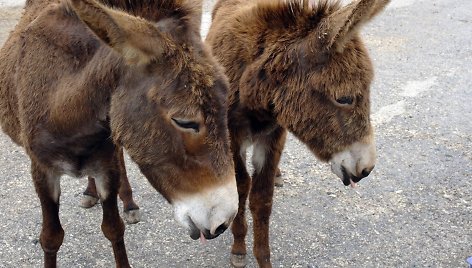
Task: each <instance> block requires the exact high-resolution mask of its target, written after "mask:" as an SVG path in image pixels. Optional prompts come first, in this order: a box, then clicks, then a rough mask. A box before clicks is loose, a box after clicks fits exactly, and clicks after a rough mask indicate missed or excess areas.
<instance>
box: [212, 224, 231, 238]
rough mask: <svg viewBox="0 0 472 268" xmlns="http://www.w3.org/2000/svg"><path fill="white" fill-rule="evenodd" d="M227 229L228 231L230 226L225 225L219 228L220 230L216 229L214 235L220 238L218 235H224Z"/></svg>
mask: <svg viewBox="0 0 472 268" xmlns="http://www.w3.org/2000/svg"><path fill="white" fill-rule="evenodd" d="M226 229H228V226H227V225H226V224H224V223H223V224H221V225H220V226H218V228H216V230H215V233H214V235H216V236H218V235H220V234H222V233H224V232H225V231H226Z"/></svg>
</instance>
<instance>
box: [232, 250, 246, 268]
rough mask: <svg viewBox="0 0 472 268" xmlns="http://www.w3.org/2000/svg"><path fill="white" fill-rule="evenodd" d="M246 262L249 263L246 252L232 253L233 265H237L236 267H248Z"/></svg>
mask: <svg viewBox="0 0 472 268" xmlns="http://www.w3.org/2000/svg"><path fill="white" fill-rule="evenodd" d="M246 264H247V260H246V254H233V253H231V265H233V267H236V268H239V267H246Z"/></svg>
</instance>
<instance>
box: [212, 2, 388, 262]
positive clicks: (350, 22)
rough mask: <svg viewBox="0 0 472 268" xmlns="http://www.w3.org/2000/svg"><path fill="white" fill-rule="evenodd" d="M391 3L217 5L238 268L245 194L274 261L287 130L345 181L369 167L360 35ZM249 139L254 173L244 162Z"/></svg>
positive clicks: (261, 247) (371, 155) (263, 254)
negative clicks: (273, 232) (274, 213)
mask: <svg viewBox="0 0 472 268" xmlns="http://www.w3.org/2000/svg"><path fill="white" fill-rule="evenodd" d="M388 2H389V0H357V1H354V2H352V3H350V4H349V5H347V6H342V5H341V3H340V2H339V1H335V2H330V1H328V0H319V1H316V2H314V3H313V1H308V0H303V1H300V0H272V1H267V0H219V1H218V2H217V3H216V5H215V8H214V10H213V14H212V15H213V22H212V26H211V28H210V31H209V34H208V36H207V39H206V42H207V43H208V44H209V45H210V46H211V48H212V52H213V54H214V56H215V57H216V58H217V60H218V61H219V62H220V63H221V64H222V65H223V67H224V68H225V71H226V75H227V76H228V79H229V83H230V93H229V111H228V117H229V118H228V123H229V131H230V137H231V149H232V151H233V159H234V163H235V169H236V181H237V186H238V193H239V210H238V214H237V216H236V218H235V220H234V221H233V224H232V233H233V236H234V243H233V246H232V250H231V253H232V254H231V262H232V264H233V265H234V266H236V267H243V266H245V264H246V254H247V253H246V244H245V236H246V233H247V224H246V220H245V209H246V200H247V198H248V195H249V207H250V210H251V213H252V218H253V228H254V249H253V250H254V255H255V257H256V259H257V262H258V264H259V266H260V267H271V261H270V250H269V217H270V214H271V210H272V197H273V191H274V175H275V173H276V169H277V166H278V163H279V160H280V155H281V153H282V150H283V146H284V141H285V137H286V133H287V131H290V132H291V133H293V135H295V136H296V137H297V138H298V139H300V140H301V141H302V142H303V143H304V144H306V145H307V147H308V148H309V149H310V150H311V151H312V152H313V153H314V154H315V155H316V156H317V157H318V158H319V159H320V160H322V161H329V162H331V169H332V171H333V172H334V173H335V174H336V175H337V176H338V177H340V178H341V179H342V182H343V183H344V185H346V186H347V185H351V186H355V185H356V183H357V182H359V181H360V180H361V179H362V178H364V177H367V176H368V175H369V173H370V172H371V171H372V169H373V168H374V165H375V159H376V150H375V144H374V135H373V128H372V125H371V122H370V118H369V117H370V97H369V92H370V89H369V88H370V84H371V81H372V79H373V67H372V63H371V61H370V59H369V56H368V53H367V50H366V48H365V47H364V45H363V43H362V41H361V38H360V36H359V34H358V33H359V29H360V27H361V26H362V25H363V24H364V23H366V22H368V21H369V20H371V19H372V18H373V17H374V16H375V15H377V14H378V13H379V12H380V11H381V10H382V9H383V8H384V7H385V6H386V5H387V4H388ZM250 145H253V157H252V163H253V166H254V173H253V175H252V177H250V176H249V174H248V171H247V169H246V164H245V163H246V162H245V157H246V149H247V148H248V147H249V146H250Z"/></svg>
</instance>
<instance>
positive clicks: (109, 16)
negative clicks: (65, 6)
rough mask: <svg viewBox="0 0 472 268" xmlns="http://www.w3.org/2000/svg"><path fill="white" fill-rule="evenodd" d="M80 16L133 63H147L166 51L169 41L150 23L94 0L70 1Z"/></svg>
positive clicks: (97, 33)
mask: <svg viewBox="0 0 472 268" xmlns="http://www.w3.org/2000/svg"><path fill="white" fill-rule="evenodd" d="M69 5H70V6H71V7H72V9H73V10H74V11H75V13H76V14H77V16H78V17H79V18H80V19H81V20H82V21H83V22H84V23H85V24H87V26H88V27H89V28H90V29H91V30H92V31H93V32H94V33H95V34H96V35H97V36H98V37H99V38H100V39H101V40H103V41H104V42H105V43H106V44H107V45H109V46H110V47H111V48H113V49H114V50H115V51H117V52H118V53H120V54H121V55H122V56H123V57H124V58H125V60H126V61H127V62H128V63H130V64H137V65H141V64H146V63H149V62H150V61H151V60H153V59H156V58H158V57H159V56H161V55H162V53H163V52H164V49H165V48H166V45H165V43H166V39H165V38H164V37H163V36H162V34H161V33H160V32H159V30H158V29H157V28H156V27H154V26H153V25H152V24H151V23H149V22H148V21H146V20H144V19H142V18H138V17H134V16H131V15H129V14H127V13H124V12H121V11H118V10H114V9H111V8H108V7H105V6H104V5H101V4H99V3H97V2H96V1H94V0H69Z"/></svg>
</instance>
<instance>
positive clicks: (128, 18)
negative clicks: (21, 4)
mask: <svg viewBox="0 0 472 268" xmlns="http://www.w3.org/2000/svg"><path fill="white" fill-rule="evenodd" d="M151 2H152V1H151ZM159 2H172V3H174V2H176V1H159ZM177 2H178V1H177ZM70 3H71V6H72V7H73V9H74V11H75V13H76V14H77V15H78V16H79V17H80V19H81V20H83V21H84V22H85V24H87V26H88V27H89V28H90V29H91V30H92V31H93V32H94V33H95V34H96V35H97V36H98V37H99V38H100V39H101V40H102V41H103V42H104V43H106V44H107V45H108V46H109V47H111V48H112V49H113V51H114V52H113V53H112V54H110V55H109V56H110V57H120V58H122V59H123V60H120V62H122V64H120V65H122V66H121V67H119V68H122V70H123V71H122V74H121V75H120V78H117V79H120V80H119V86H118V88H117V90H116V91H115V92H114V93H113V95H112V99H111V105H110V106H111V107H110V112H109V117H110V125H111V130H112V135H113V139H114V140H115V142H116V143H117V144H119V145H121V146H123V147H124V148H125V149H126V150H127V152H128V153H129V155H130V156H131V158H132V159H133V161H135V162H136V163H137V164H138V166H139V168H140V170H141V171H142V173H143V174H144V175H145V176H146V178H147V179H148V180H149V182H150V183H151V184H152V185H153V187H155V188H156V189H157V190H158V191H159V192H160V193H161V194H162V195H163V196H164V197H165V198H166V199H167V200H168V201H169V202H170V203H172V205H173V206H174V208H175V216H176V219H177V220H178V221H179V222H180V223H181V224H182V225H184V226H185V227H187V228H188V229H189V230H190V235H191V237H192V238H193V239H197V238H198V237H200V235H204V236H205V237H206V238H208V239H211V238H214V237H216V236H218V235H219V234H221V233H222V232H223V231H224V230H225V229H226V228H227V227H228V225H229V224H230V223H231V221H232V219H233V218H234V216H235V214H236V212H237V203H238V193H237V189H236V182H235V178H234V167H233V163H232V158H231V153H230V146H229V135H228V130H227V121H226V114H227V112H226V110H227V107H226V105H227V104H226V97H227V88H228V85H227V81H226V79H225V76H224V75H223V72H222V70H220V67H218V65H217V64H216V62H215V61H214V60H213V59H212V57H211V55H210V54H209V53H208V52H207V50H206V49H205V47H204V46H203V44H202V42H201V39H200V37H199V35H198V27H199V26H198V25H194V24H193V23H192V21H194V19H193V18H194V17H192V16H193V14H192V12H191V9H190V8H188V7H185V6H184V5H183V4H179V3H174V4H175V5H176V7H175V8H174V9H173V10H171V12H168V11H167V13H168V14H167V15H166V16H164V17H162V18H160V19H159V20H157V21H155V22H151V21H148V20H145V19H143V18H140V17H135V16H132V15H130V14H127V13H124V12H121V11H117V10H113V9H110V8H108V7H105V6H103V5H101V4H98V3H97V2H95V1H93V0H70ZM168 4H169V3H168ZM148 8H149V9H151V8H160V6H159V5H157V6H156V7H153V6H150V7H148Z"/></svg>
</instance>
